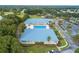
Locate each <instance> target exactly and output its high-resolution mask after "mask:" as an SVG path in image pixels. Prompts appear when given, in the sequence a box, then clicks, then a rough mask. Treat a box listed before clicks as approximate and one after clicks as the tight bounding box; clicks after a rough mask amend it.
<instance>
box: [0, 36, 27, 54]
mask: <svg viewBox="0 0 79 59" xmlns="http://www.w3.org/2000/svg"><path fill="white" fill-rule="evenodd" d="M0 52H3V53H6V52H8V53H14V52H15V53H17V52H26V51H25V50H24V49H23V47H22V45H21V44H20V43H19V41H18V39H17V38H15V37H13V36H10V35H6V36H0Z"/></svg>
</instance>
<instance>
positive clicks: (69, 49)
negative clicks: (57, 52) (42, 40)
mask: <svg viewBox="0 0 79 59" xmlns="http://www.w3.org/2000/svg"><path fill="white" fill-rule="evenodd" d="M57 29H58V30H59V31H60V32H62V33H63V36H64V38H65V39H66V40H67V41H68V43H69V48H67V49H65V50H63V51H62V52H61V53H74V51H75V49H76V48H77V47H78V46H77V45H76V44H75V43H74V42H73V41H72V37H71V36H69V35H68V34H67V33H66V31H64V30H63V29H62V28H61V27H60V26H57Z"/></svg>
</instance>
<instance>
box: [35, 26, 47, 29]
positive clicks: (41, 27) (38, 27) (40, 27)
mask: <svg viewBox="0 0 79 59" xmlns="http://www.w3.org/2000/svg"><path fill="white" fill-rule="evenodd" d="M34 28H35V29H44V28H46V26H34Z"/></svg>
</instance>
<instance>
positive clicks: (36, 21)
mask: <svg viewBox="0 0 79 59" xmlns="http://www.w3.org/2000/svg"><path fill="white" fill-rule="evenodd" d="M49 21H52V20H51V19H44V18H32V19H27V20H26V21H25V22H24V23H25V24H42V23H43V24H49ZM52 22H53V21H52Z"/></svg>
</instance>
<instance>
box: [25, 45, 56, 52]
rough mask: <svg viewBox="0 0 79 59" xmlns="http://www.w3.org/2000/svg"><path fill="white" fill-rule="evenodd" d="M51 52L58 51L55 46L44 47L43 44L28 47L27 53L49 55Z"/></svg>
mask: <svg viewBox="0 0 79 59" xmlns="http://www.w3.org/2000/svg"><path fill="white" fill-rule="evenodd" d="M50 50H57V48H56V46H55V45H44V44H43V45H42V44H34V45H31V46H28V47H27V48H26V51H27V52H28V53H47V52H48V51H50Z"/></svg>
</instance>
